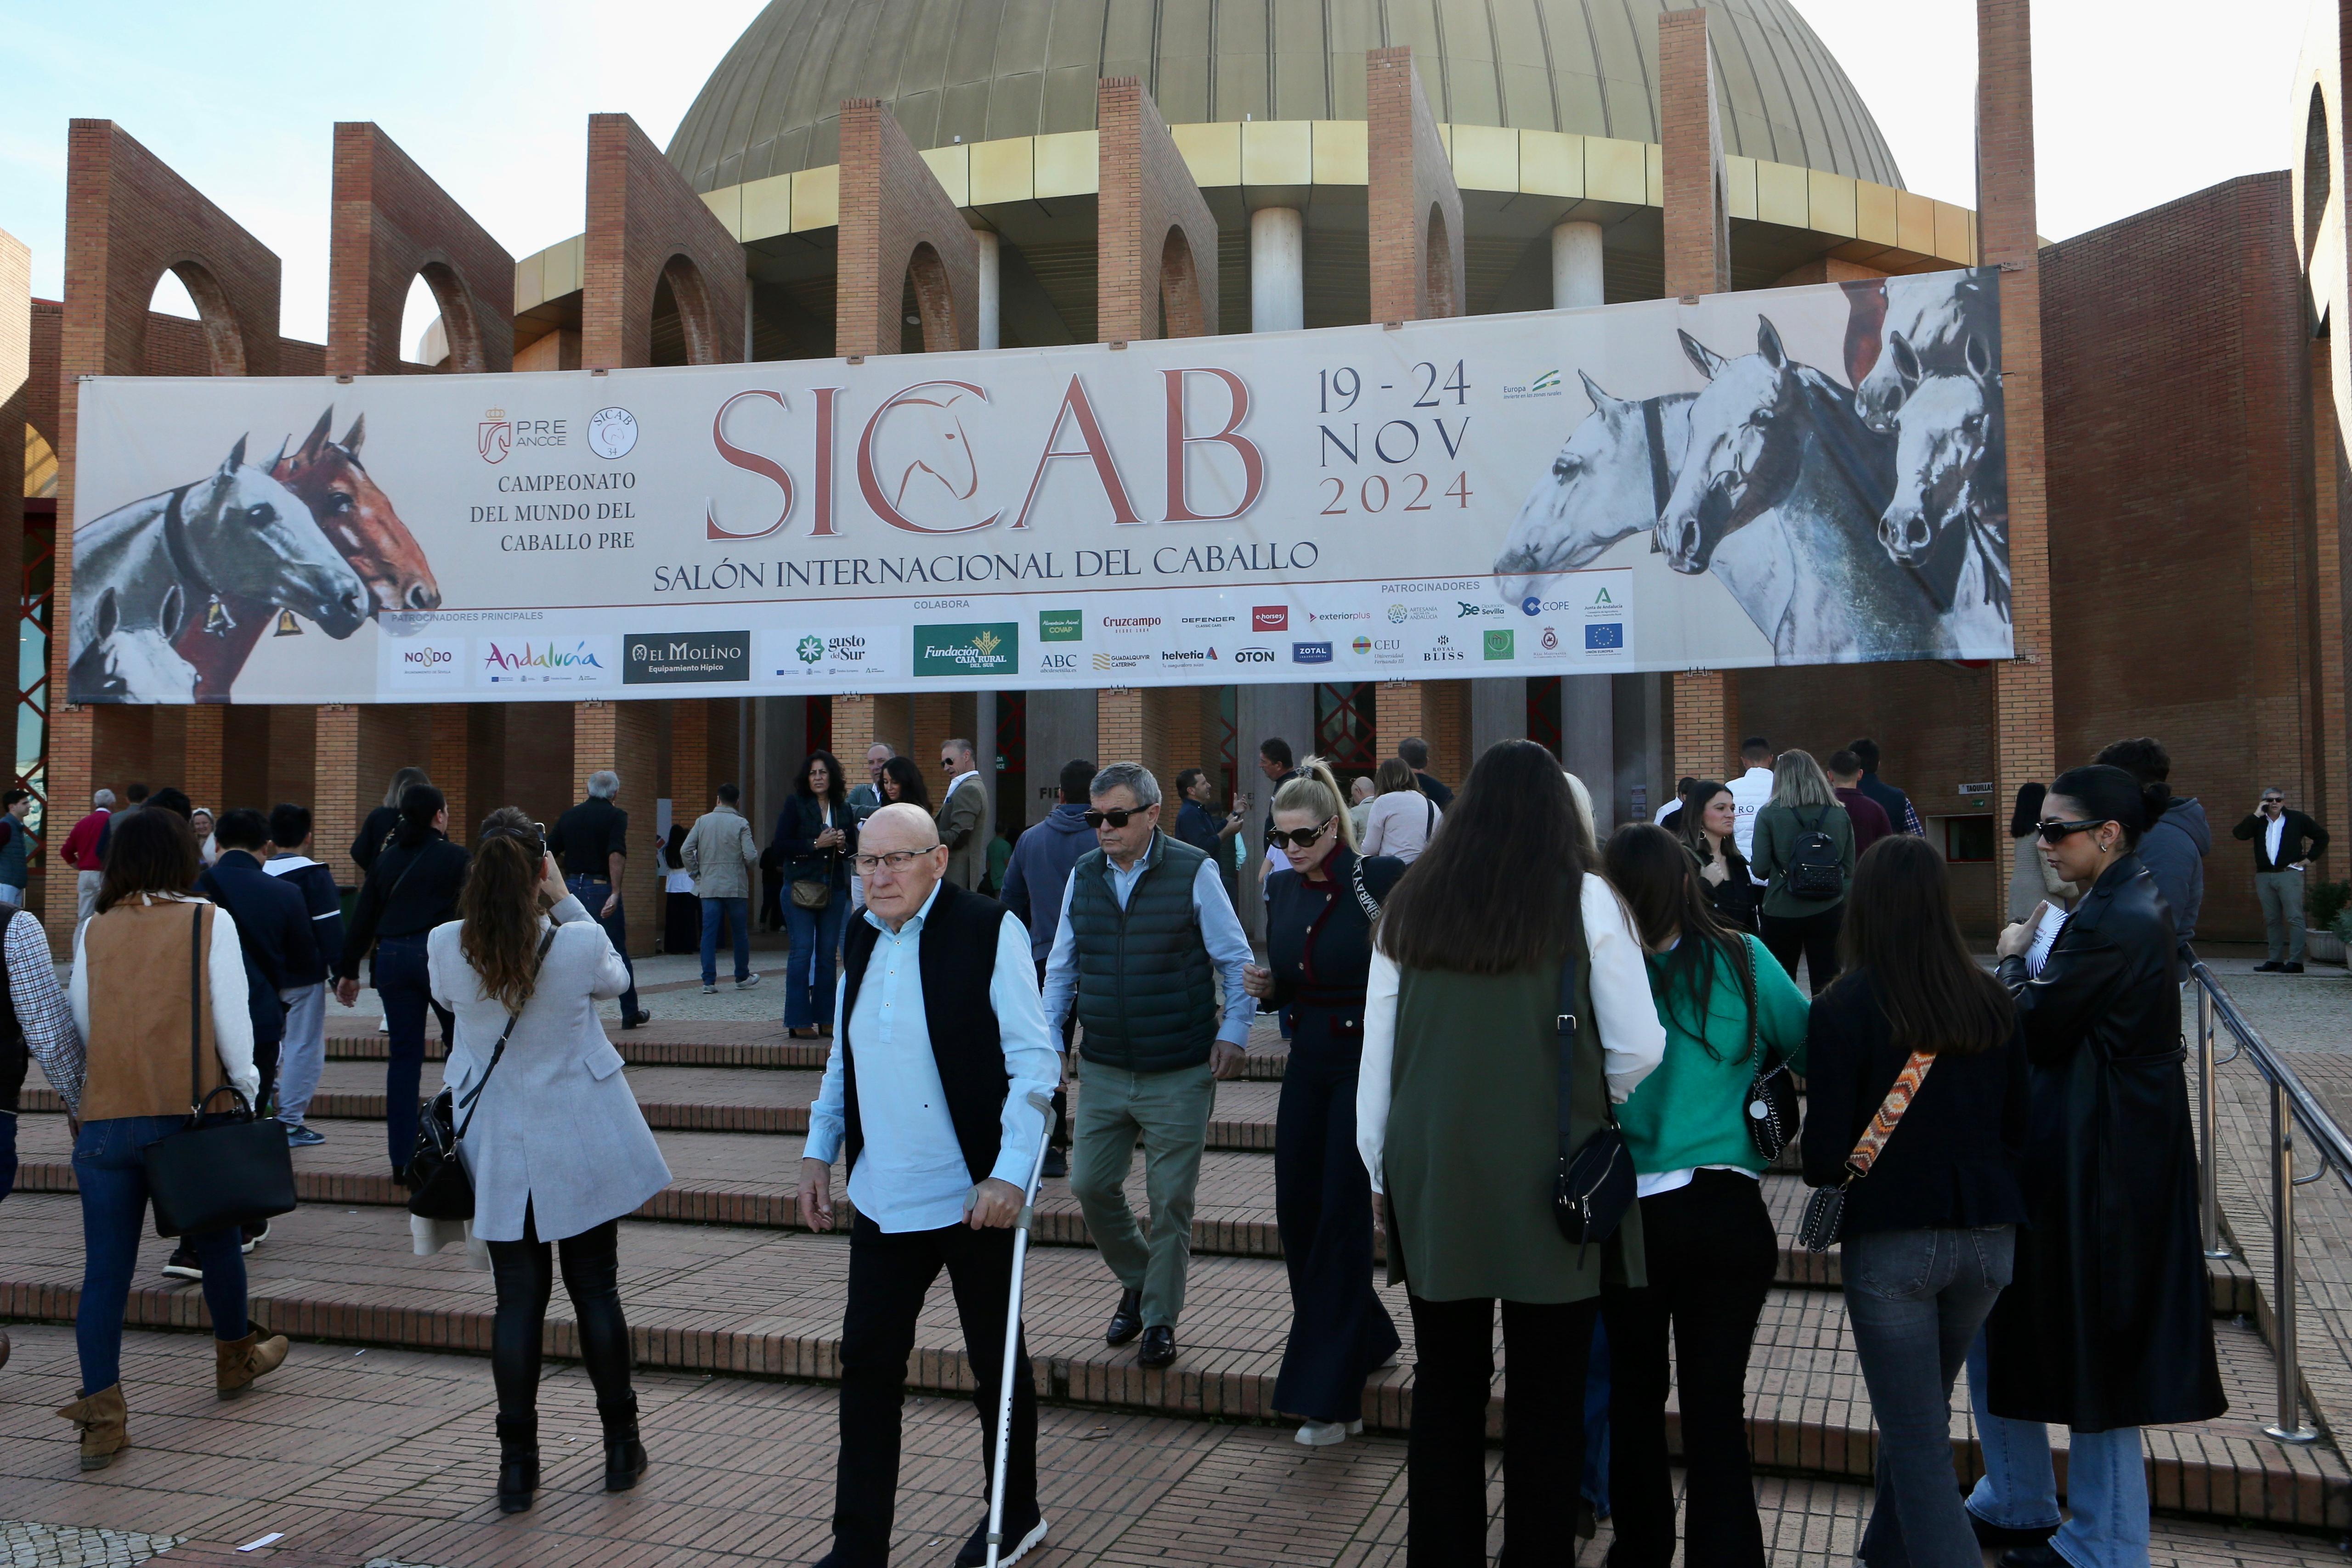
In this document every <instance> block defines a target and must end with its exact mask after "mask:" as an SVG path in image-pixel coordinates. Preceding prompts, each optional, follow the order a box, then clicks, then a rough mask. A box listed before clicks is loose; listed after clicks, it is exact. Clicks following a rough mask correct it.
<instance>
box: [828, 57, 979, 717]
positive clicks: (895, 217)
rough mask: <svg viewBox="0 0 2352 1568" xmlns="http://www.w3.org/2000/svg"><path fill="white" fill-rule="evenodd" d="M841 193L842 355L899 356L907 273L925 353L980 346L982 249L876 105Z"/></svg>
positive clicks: (866, 106)
mask: <svg viewBox="0 0 2352 1568" xmlns="http://www.w3.org/2000/svg"><path fill="white" fill-rule="evenodd" d="M840 189H841V195H840V224H839V226H838V227H837V228H836V229H835V234H836V235H838V236H839V240H838V243H837V245H836V246H835V261H836V264H837V265H836V267H835V294H834V329H833V334H834V336H833V342H834V352H835V353H837V354H843V355H849V354H891V353H896V352H898V346H899V343H900V342H901V341H902V338H901V333H902V332H903V330H904V329H903V327H902V326H901V324H900V321H899V305H900V302H901V301H902V300H903V299H904V298H905V296H906V287H907V277H908V272H909V271H912V273H913V274H914V278H915V303H916V309H917V311H918V312H919V314H920V315H921V317H922V324H923V346H924V347H925V348H926V349H929V350H934V351H936V350H942V349H971V348H974V347H977V346H978V343H979V340H980V247H979V244H978V242H976V241H975V240H974V239H973V238H972V235H971V225H970V224H968V223H966V222H965V221H964V216H963V213H962V210H961V209H960V208H959V207H958V206H957V205H956V204H955V199H954V198H953V197H952V196H950V195H949V194H948V193H947V192H946V190H945V189H943V188H942V187H941V186H940V182H939V177H938V176H937V175H935V174H933V173H932V172H931V167H930V165H929V164H928V163H926V162H923V159H922V155H921V154H920V153H919V152H916V151H915V144H914V143H913V142H911V141H908V140H907V133H906V132H905V131H902V130H900V129H899V128H898V120H897V118H896V117H894V116H893V115H892V114H891V112H890V110H889V109H888V108H887V106H886V105H884V104H883V103H882V101H881V100H880V99H871V98H850V99H843V100H842V103H841V187H840ZM931 760H932V761H934V762H936V761H938V760H939V759H938V758H932V759H931Z"/></svg>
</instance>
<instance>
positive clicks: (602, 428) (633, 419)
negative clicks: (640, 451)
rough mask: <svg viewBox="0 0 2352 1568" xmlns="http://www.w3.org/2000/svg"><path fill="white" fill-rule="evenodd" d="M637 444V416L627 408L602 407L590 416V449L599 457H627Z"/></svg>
mask: <svg viewBox="0 0 2352 1568" xmlns="http://www.w3.org/2000/svg"><path fill="white" fill-rule="evenodd" d="M636 444H637V416H636V415H635V414H634V413H630V412H629V411H628V410H627V409H625V408H600V409H598V410H597V411H596V412H595V413H592V414H590V415H589V416H588V450H589V451H591V452H593V453H594V454H595V455H597V456H599V457H626V456H627V455H629V454H630V453H631V452H632V451H634V450H635V448H636Z"/></svg>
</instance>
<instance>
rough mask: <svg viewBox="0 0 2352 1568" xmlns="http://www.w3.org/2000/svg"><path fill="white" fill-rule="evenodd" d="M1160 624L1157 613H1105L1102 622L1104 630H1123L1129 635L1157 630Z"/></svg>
mask: <svg viewBox="0 0 2352 1568" xmlns="http://www.w3.org/2000/svg"><path fill="white" fill-rule="evenodd" d="M1102 626H1103V630H1104V631H1106V632H1127V633H1129V634H1130V635H1132V634H1136V633H1139V632H1157V631H1158V630H1160V617H1159V616H1157V615H1106V616H1104V617H1103V622H1102Z"/></svg>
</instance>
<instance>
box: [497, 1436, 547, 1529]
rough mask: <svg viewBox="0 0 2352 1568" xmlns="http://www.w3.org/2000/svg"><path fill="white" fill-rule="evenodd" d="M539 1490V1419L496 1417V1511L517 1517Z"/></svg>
mask: <svg viewBox="0 0 2352 1568" xmlns="http://www.w3.org/2000/svg"><path fill="white" fill-rule="evenodd" d="M538 1490H539V1417H538V1416H499V1512H500V1513H520V1512H522V1511H524V1510H525V1509H527V1508H529V1507H530V1501H531V1494H532V1493H534V1492H536V1491H538Z"/></svg>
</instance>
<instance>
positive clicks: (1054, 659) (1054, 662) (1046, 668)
mask: <svg viewBox="0 0 2352 1568" xmlns="http://www.w3.org/2000/svg"><path fill="white" fill-rule="evenodd" d="M1037 669H1038V671H1039V673H1040V674H1055V673H1063V674H1076V673H1077V669H1078V659H1077V655H1076V654H1075V653H1048V654H1046V655H1045V663H1043V664H1039V665H1038V666H1037Z"/></svg>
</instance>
